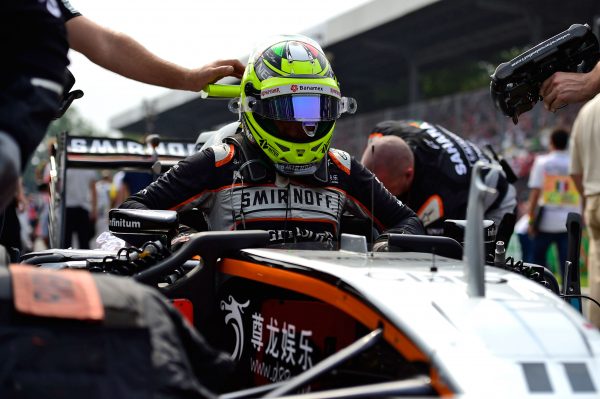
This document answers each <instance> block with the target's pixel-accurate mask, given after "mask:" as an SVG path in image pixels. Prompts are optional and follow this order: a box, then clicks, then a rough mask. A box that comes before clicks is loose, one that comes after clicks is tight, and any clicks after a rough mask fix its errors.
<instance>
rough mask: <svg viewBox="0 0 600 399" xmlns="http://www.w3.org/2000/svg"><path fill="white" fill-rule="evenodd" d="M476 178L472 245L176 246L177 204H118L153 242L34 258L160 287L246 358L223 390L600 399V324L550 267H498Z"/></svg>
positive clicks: (249, 237) (119, 213)
mask: <svg viewBox="0 0 600 399" xmlns="http://www.w3.org/2000/svg"><path fill="white" fill-rule="evenodd" d="M479 167H480V165H478V166H476V169H478V168H479ZM478 175H479V173H478V172H477V171H476V172H474V173H473V176H474V177H473V183H472V187H471V192H470V193H471V194H470V195H471V198H470V203H469V214H468V221H467V226H466V232H465V236H464V237H465V239H464V242H465V247H464V248H463V247H462V246H461V245H460V244H459V243H458V242H457V241H455V240H453V239H450V238H448V237H428V236H403V235H390V237H389V239H388V245H389V252H381V253H373V252H370V251H368V244H367V241H366V239H365V237H362V236H352V235H342V236H341V240H340V249H339V250H337V251H325V250H317V249H313V250H308V249H294V248H288V249H273V248H265V246H266V244H267V243H268V233H267V232H265V231H233V232H201V233H196V234H193V235H191V236H190V237H189V240H188V241H187V242H185V243H184V244H183V245H182V246H181V248H180V249H178V250H176V251H173V252H172V251H171V250H170V249H169V248H168V244H167V243H168V242H169V241H170V239H171V238H172V237H173V235H174V231H175V230H176V227H177V224H178V219H177V215H176V214H175V212H172V211H138V210H115V211H113V213H112V214H111V222H110V225H111V230H112V231H113V233H114V234H115V235H118V236H120V237H121V238H125V239H127V240H129V239H131V238H132V237H137V238H139V237H140V235H144V234H145V235H146V236H145V238H146V239H147V242H146V243H144V244H142V245H141V246H139V247H127V248H123V249H121V250H119V251H117V252H100V253H94V251H72V250H49V251H46V252H42V253H33V254H29V255H27V256H25V257H24V258H23V262H25V263H30V264H35V265H38V266H40V267H42V268H55V269H64V268H67V269H88V270H90V271H92V272H104V273H111V274H121V275H130V276H132V277H133V278H134V279H136V280H137V281H139V282H142V283H145V284H148V285H151V286H154V287H157V288H158V289H159V290H160V291H161V292H162V293H163V294H164V295H166V296H167V297H168V298H170V299H171V300H172V301H173V303H174V304H175V306H177V307H178V308H179V309H180V310H181V312H182V313H183V314H184V315H186V317H187V318H188V320H190V322H192V323H193V324H194V325H195V326H196V328H197V329H198V330H199V331H200V332H202V333H203V334H204V336H205V337H206V338H207V339H208V341H209V342H211V343H212V344H213V345H214V346H216V347H218V348H221V349H223V350H225V351H227V352H228V353H230V354H231V357H232V359H234V360H235V361H236V362H237V367H236V370H235V373H234V374H233V375H231V377H230V378H229V382H228V384H227V387H226V391H227V392H228V393H224V394H222V395H221V397H222V398H242V397H284V396H288V395H292V396H293V397H295V398H341V397H400V396H416V395H419V396H433V397H439V396H455V395H457V396H464V397H477V398H479V397H484V396H492V397H494V396H503V397H510V396H513V397H526V396H529V395H531V396H534V395H539V394H543V395H544V397H556V398H564V397H582V398H583V397H588V398H597V397H598V395H600V372H599V371H600V333H599V332H598V331H597V329H595V328H594V326H592V325H591V324H590V323H589V322H587V321H586V320H585V319H584V318H583V317H582V316H581V314H580V313H578V312H577V310H576V309H575V308H574V307H573V306H571V304H569V303H567V302H565V301H563V300H562V299H561V298H560V297H559V296H558V295H557V294H558V293H559V292H558V285H557V283H556V281H553V282H551V281H550V280H552V277H548V276H547V275H545V274H544V272H543V268H541V269H540V268H539V267H536V266H535V265H527V264H523V263H522V262H516V263H515V262H514V261H513V260H511V259H503V254H502V251H501V249H502V245H500V244H499V243H496V244H497V245H496V247H497V248H498V249H499V251H498V253H497V254H496V259H494V260H490V261H486V259H485V254H484V245H483V234H481V226H482V224H483V221H482V220H481V219H482V218H481V215H482V214H483V212H482V198H483V195H485V191H486V190H487V189H488V188H486V187H485V186H483V183H482V181H481V179H480V178H478ZM463 251H464V256H463ZM195 256H199V258H197V257H196V258H195V259H194V257H195ZM571 260H575V259H571ZM492 265H495V266H492ZM577 279H578V275H577ZM532 280H534V281H532ZM570 281H571V279H567V284H566V286H565V289H564V291H565V292H568V293H570V294H571V295H576V294H577V292H576V290H573V287H570V286H569V282H570ZM549 283H551V284H549ZM548 288H551V289H548Z"/></svg>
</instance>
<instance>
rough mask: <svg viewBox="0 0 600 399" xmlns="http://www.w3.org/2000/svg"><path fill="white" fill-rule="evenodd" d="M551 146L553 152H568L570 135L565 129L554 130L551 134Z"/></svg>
mask: <svg viewBox="0 0 600 399" xmlns="http://www.w3.org/2000/svg"><path fill="white" fill-rule="evenodd" d="M550 145H551V147H552V149H553V150H557V151H564V150H566V149H567V146H568V145H569V133H568V132H567V131H566V130H565V129H561V128H558V129H554V130H553V131H552V133H551V134H550Z"/></svg>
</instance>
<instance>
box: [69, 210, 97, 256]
mask: <svg viewBox="0 0 600 399" xmlns="http://www.w3.org/2000/svg"><path fill="white" fill-rule="evenodd" d="M66 216H67V217H66V223H65V247H66V248H69V247H70V246H71V243H72V241H73V233H76V234H77V241H79V249H90V240H91V239H92V236H93V235H94V223H92V222H91V221H90V213H89V212H88V211H87V210H86V209H85V208H82V207H80V206H78V207H72V208H67V215H66Z"/></svg>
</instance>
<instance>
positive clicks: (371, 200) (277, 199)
mask: <svg viewBox="0 0 600 399" xmlns="http://www.w3.org/2000/svg"><path fill="white" fill-rule="evenodd" d="M243 140H244V139H242V138H241V136H239V135H238V136H234V137H232V138H228V139H226V141H225V143H223V144H219V145H215V146H212V147H209V148H207V149H205V150H203V151H202V152H199V153H196V154H194V155H191V156H190V157H188V158H186V159H185V160H183V161H181V162H179V163H178V164H177V165H175V166H174V167H173V168H171V170H169V171H168V172H167V173H165V174H164V175H163V176H161V177H160V178H159V179H158V180H156V181H155V182H153V183H152V184H151V185H149V186H148V187H147V188H146V189H144V190H142V191H140V192H138V193H136V194H134V195H132V196H131V197H130V198H129V199H128V200H127V201H125V202H124V203H123V204H122V205H121V207H123V208H138V209H174V210H183V209H186V208H190V207H195V208H198V209H201V210H203V211H204V212H205V214H206V215H207V219H208V224H209V228H210V229H211V230H236V229H244V230H248V229H262V230H268V231H269V232H270V234H271V242H272V243H273V244H276V243H289V242H306V241H318V242H322V243H326V244H328V245H329V246H331V247H333V246H334V242H335V241H336V240H337V238H338V235H339V229H340V218H341V215H342V213H343V212H344V211H349V212H351V213H352V214H354V215H355V216H359V217H365V218H372V220H373V222H374V224H375V226H377V228H378V230H379V231H382V232H383V231H387V232H404V233H408V234H424V230H423V226H422V224H421V222H420V221H419V219H418V218H417V216H416V214H415V213H414V212H413V211H412V210H411V209H410V208H408V207H407V206H406V205H404V204H402V202H400V201H399V200H398V199H396V198H395V197H394V196H392V195H391V194H390V193H389V192H388V191H387V190H386V189H385V188H384V187H383V185H382V184H381V183H380V182H379V181H378V180H377V179H374V176H373V174H372V173H371V172H370V171H369V170H367V169H366V168H364V167H363V166H362V165H361V164H360V163H358V162H357V161H356V160H354V159H353V158H352V157H350V155H349V154H348V153H346V152H344V151H340V150H336V149H330V150H329V152H328V154H327V156H326V157H325V159H324V161H323V163H322V165H321V167H320V168H319V170H318V171H317V172H316V173H315V174H314V175H311V176H303V177H293V178H288V177H285V176H282V175H280V174H278V173H276V172H275V170H274V169H273V167H272V166H270V165H269V164H268V163H267V162H265V161H263V160H262V157H261V155H260V154H259V153H258V152H257V151H256V150H254V149H253V148H252V147H251V144H248V143H245V142H243Z"/></svg>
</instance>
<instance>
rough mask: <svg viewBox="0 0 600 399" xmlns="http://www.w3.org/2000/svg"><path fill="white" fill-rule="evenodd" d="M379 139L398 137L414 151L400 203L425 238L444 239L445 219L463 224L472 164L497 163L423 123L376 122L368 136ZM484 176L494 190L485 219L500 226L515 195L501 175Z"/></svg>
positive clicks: (487, 173)
mask: <svg viewBox="0 0 600 399" xmlns="http://www.w3.org/2000/svg"><path fill="white" fill-rule="evenodd" d="M382 135H396V136H398V137H400V138H402V139H403V140H404V141H406V143H407V144H408V145H409V147H410V148H411V150H412V152H413V155H414V159H415V164H414V169H415V171H414V178H413V182H412V185H411V188H410V190H409V191H408V192H407V193H405V194H404V195H402V196H401V199H402V200H403V201H404V202H405V203H406V204H407V205H408V206H409V207H411V208H412V209H414V210H415V211H416V212H417V214H418V215H419V218H420V219H421V220H422V222H423V224H424V225H425V228H426V229H427V233H428V234H433V235H440V234H442V233H443V221H444V220H445V219H465V218H466V212H467V202H468V199H469V195H468V194H469V186H470V181H471V170H472V168H473V165H474V164H475V162H477V161H479V160H481V161H483V162H486V163H489V162H495V161H492V160H491V159H490V158H489V157H488V156H487V155H486V154H484V153H483V152H482V151H481V149H480V148H479V147H477V146H476V145H475V144H473V143H472V142H470V141H468V140H465V139H463V138H461V137H459V136H457V135H456V134H454V133H452V132H450V131H448V130H447V129H445V128H444V127H442V126H440V125H431V124H429V123H427V122H423V121H384V122H380V123H378V124H377V126H376V127H375V129H373V133H371V137H376V136H382ZM484 173H485V176H484V181H485V183H486V185H488V186H490V187H494V188H496V190H497V192H496V194H493V195H487V196H486V198H485V214H484V218H486V219H490V220H493V221H494V222H495V223H496V226H498V224H499V223H500V221H501V220H502V217H503V216H504V214H505V213H510V212H514V211H515V208H516V205H517V200H516V190H515V188H514V186H513V185H512V184H510V183H509V182H508V181H507V180H506V176H505V175H504V174H503V173H497V172H495V171H494V172H490V171H489V170H486V171H484Z"/></svg>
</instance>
